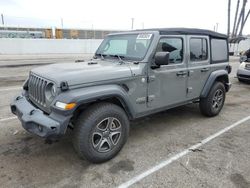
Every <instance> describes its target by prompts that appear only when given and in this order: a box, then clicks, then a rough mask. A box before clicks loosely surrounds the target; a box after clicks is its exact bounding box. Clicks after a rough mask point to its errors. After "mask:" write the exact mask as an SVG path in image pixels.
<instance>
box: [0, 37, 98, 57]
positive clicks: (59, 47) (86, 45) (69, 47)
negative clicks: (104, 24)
mask: <svg viewBox="0 0 250 188" xmlns="http://www.w3.org/2000/svg"><path fill="white" fill-rule="evenodd" d="M101 42H102V39H8V38H0V55H1V54H4V55H8V54H18V55H19V54H21V55H25V54H74V53H76V54H79V53H94V52H95V50H96V49H97V47H98V46H99V45H100V43H101Z"/></svg>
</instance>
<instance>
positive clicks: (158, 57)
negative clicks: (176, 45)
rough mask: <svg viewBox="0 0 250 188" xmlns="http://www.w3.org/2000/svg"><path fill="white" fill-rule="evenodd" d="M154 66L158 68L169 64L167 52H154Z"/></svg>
mask: <svg viewBox="0 0 250 188" xmlns="http://www.w3.org/2000/svg"><path fill="white" fill-rule="evenodd" d="M155 64H156V65H158V66H161V65H168V64H169V52H156V54H155Z"/></svg>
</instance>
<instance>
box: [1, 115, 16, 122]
mask: <svg viewBox="0 0 250 188" xmlns="http://www.w3.org/2000/svg"><path fill="white" fill-rule="evenodd" d="M16 118H17V117H15V116H13V117H8V118H3V119H0V122H4V121H9V120H13V119H16Z"/></svg>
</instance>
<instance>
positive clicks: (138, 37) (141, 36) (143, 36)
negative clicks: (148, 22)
mask: <svg viewBox="0 0 250 188" xmlns="http://www.w3.org/2000/svg"><path fill="white" fill-rule="evenodd" d="M151 36H152V34H145V33H144V34H139V35H138V36H137V39H143V40H145V39H147V40H149V39H151Z"/></svg>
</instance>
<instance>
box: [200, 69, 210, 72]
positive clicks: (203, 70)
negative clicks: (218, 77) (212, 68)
mask: <svg viewBox="0 0 250 188" xmlns="http://www.w3.org/2000/svg"><path fill="white" fill-rule="evenodd" d="M207 71H209V68H203V69H201V72H207Z"/></svg>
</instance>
